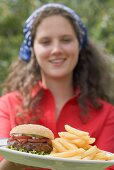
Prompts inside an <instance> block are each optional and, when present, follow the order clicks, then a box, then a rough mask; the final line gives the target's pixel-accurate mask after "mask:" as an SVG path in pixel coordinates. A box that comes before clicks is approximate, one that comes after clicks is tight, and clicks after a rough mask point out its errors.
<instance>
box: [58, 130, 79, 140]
mask: <svg viewBox="0 0 114 170" xmlns="http://www.w3.org/2000/svg"><path fill="white" fill-rule="evenodd" d="M58 134H59V136H60V137H61V138H65V139H69V140H72V139H78V138H79V137H78V136H76V135H74V134H71V133H69V132H59V133H58Z"/></svg>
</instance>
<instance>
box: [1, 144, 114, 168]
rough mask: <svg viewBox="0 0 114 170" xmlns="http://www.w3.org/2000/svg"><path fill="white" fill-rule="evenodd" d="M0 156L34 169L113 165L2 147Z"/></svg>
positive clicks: (109, 162)
mask: <svg viewBox="0 0 114 170" xmlns="http://www.w3.org/2000/svg"><path fill="white" fill-rule="evenodd" d="M0 155H2V156H3V157H4V158H5V159H7V160H9V161H11V162H16V163H21V164H24V165H28V166H33V167H42V168H50V169H54V170H85V169H87V170H91V169H92V170H104V168H106V167H108V166H110V165H113V164H114V160H113V161H112V160H111V161H100V160H98V161H96V160H76V159H72V160H71V159H69V158H55V157H52V156H49V155H36V154H31V153H24V152H20V151H15V150H11V149H8V148H6V147H5V146H3V147H0Z"/></svg>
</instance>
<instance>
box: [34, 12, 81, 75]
mask: <svg viewBox="0 0 114 170" xmlns="http://www.w3.org/2000/svg"><path fill="white" fill-rule="evenodd" d="M33 49H34V53H35V56H36V59H37V61H38V64H39V66H40V68H41V75H42V77H43V78H63V77H66V76H70V77H71V76H72V72H73V69H74V67H75V66H76V64H77V62H78V56H79V43H78V39H77V38H76V34H75V31H74V30H73V27H72V26H71V24H70V22H69V21H68V20H67V19H66V18H64V17H63V16H60V15H54V16H49V17H47V18H45V19H43V21H42V22H41V23H40V25H39V26H38V28H37V32H36V37H35V40H34V44H33Z"/></svg>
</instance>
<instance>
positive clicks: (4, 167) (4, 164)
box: [0, 159, 38, 170]
mask: <svg viewBox="0 0 114 170" xmlns="http://www.w3.org/2000/svg"><path fill="white" fill-rule="evenodd" d="M25 168H34V169H36V168H35V167H30V166H29V167H28V166H26V165H22V164H17V163H14V162H9V161H7V160H5V159H4V160H2V161H1V162H0V170H13V169H16V170H24V169H25ZM37 169H38V168H37Z"/></svg>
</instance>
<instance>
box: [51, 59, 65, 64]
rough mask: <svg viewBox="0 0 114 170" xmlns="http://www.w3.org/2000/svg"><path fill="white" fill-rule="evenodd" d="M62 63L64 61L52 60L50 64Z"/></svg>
mask: <svg viewBox="0 0 114 170" xmlns="http://www.w3.org/2000/svg"><path fill="white" fill-rule="evenodd" d="M63 61H64V59H56V60H52V61H51V62H52V63H61V62H63Z"/></svg>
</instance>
